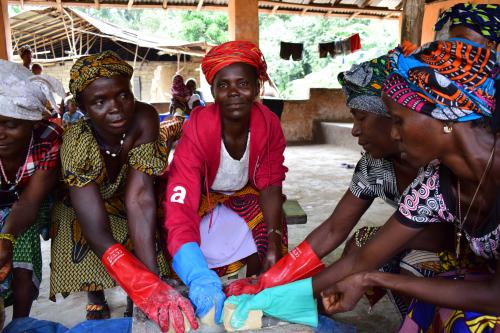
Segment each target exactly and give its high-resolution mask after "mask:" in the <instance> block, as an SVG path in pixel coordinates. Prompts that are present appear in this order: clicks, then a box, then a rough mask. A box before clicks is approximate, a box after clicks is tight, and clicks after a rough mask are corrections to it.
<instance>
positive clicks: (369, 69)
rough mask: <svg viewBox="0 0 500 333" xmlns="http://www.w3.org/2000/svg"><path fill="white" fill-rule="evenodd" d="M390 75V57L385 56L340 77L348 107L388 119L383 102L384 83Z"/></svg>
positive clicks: (353, 67) (360, 65) (356, 66)
mask: <svg viewBox="0 0 500 333" xmlns="http://www.w3.org/2000/svg"><path fill="white" fill-rule="evenodd" d="M388 75H389V70H388V57H387V55H383V56H381V57H379V58H375V59H372V60H370V61H366V62H362V63H361V64H359V65H358V64H356V65H353V66H352V67H351V69H350V70H348V71H346V72H341V73H340V74H339V75H338V80H339V82H340V84H341V85H342V90H343V91H344V95H345V96H346V99H347V103H346V105H347V106H348V107H349V108H351V109H358V110H362V111H366V112H371V113H375V114H378V115H381V116H385V117H388V116H389V114H388V113H387V110H386V108H385V105H384V102H383V101H382V98H381V97H382V90H381V89H382V83H383V82H384V81H385V79H386V78H387V76H388Z"/></svg>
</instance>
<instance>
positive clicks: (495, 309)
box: [323, 262, 500, 315]
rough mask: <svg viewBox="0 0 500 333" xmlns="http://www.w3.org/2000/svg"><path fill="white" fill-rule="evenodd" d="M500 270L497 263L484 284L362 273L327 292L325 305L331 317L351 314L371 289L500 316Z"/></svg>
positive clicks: (324, 299) (452, 307)
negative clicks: (379, 289) (493, 271)
mask: <svg viewBox="0 0 500 333" xmlns="http://www.w3.org/2000/svg"><path fill="white" fill-rule="evenodd" d="M499 268H500V265H499V262H497V270H496V273H495V275H494V276H493V277H491V278H489V279H487V280H482V281H464V280H453V279H445V278H421V277H414V276H406V275H399V274H389V273H382V272H378V271H374V272H362V273H357V274H353V275H351V276H348V277H347V278H345V279H343V280H342V281H340V282H338V283H336V284H335V285H333V286H332V287H331V288H329V289H328V290H326V291H325V292H324V293H323V294H324V298H323V303H324V305H325V309H326V310H327V312H328V313H337V312H344V311H349V310H351V309H352V308H353V307H354V306H355V304H356V303H357V300H359V298H360V297H361V295H362V294H363V293H364V291H366V290H367V289H368V288H369V287H382V288H387V289H391V290H393V291H395V292H397V293H399V294H404V295H407V296H410V297H414V298H417V299H419V300H422V301H424V302H428V303H431V304H435V305H438V306H441V307H446V308H451V309H463V310H469V311H474V312H479V313H485V314H494V315H498V314H499V313H500V303H499V302H498V300H499V299H500V274H499V270H498V269H499Z"/></svg>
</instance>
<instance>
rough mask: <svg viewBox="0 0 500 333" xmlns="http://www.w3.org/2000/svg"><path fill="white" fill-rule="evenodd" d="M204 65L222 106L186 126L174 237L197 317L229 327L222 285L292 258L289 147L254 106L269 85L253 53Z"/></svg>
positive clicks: (271, 119)
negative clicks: (287, 214) (285, 189)
mask: <svg viewBox="0 0 500 333" xmlns="http://www.w3.org/2000/svg"><path fill="white" fill-rule="evenodd" d="M201 66H202V70H203V73H204V74H205V77H206V78H207V81H208V83H209V84H211V87H212V88H211V89H212V94H213V95H214V98H215V104H214V105H210V106H207V107H202V108H197V109H195V110H194V111H193V113H192V114H191V117H190V119H189V121H188V122H187V123H186V124H185V126H184V129H183V134H182V137H181V139H180V141H179V144H178V146H177V148H176V151H175V154H174V158H173V161H172V164H171V167H170V169H169V174H168V186H167V192H166V198H165V211H166V219H165V228H166V230H167V236H168V242H167V246H168V250H169V252H170V254H171V255H172V256H173V262H172V265H173V268H174V270H175V272H176V273H177V275H178V276H179V277H180V279H181V280H182V281H183V282H184V283H185V284H186V285H187V286H189V288H190V290H189V298H190V299H191V301H192V302H193V304H194V306H195V308H196V314H197V315H198V316H199V317H204V316H205V315H207V313H208V312H209V311H210V310H211V309H212V308H214V306H215V309H214V310H215V321H216V322H220V316H221V312H222V305H223V302H224V299H225V296H224V293H223V292H222V285H221V280H220V278H219V276H226V277H228V276H232V275H233V276H234V275H239V276H245V275H248V276H250V275H253V274H258V273H260V271H265V270H267V269H268V268H269V267H270V266H271V265H273V264H274V263H275V262H276V261H277V260H278V259H279V258H280V257H281V256H282V254H283V253H285V252H286V249H287V248H286V245H287V235H286V224H285V221H284V218H283V213H282V203H283V195H282V188H281V186H282V182H283V180H284V179H285V172H286V171H287V168H286V167H285V166H284V165H283V162H284V156H283V152H284V150H285V138H284V135H283V131H282V130H281V127H280V122H279V119H278V118H277V117H276V116H275V115H274V114H273V113H272V112H271V111H270V110H269V109H267V108H266V107H265V106H263V105H262V104H261V103H258V102H256V101H255V100H256V99H257V97H258V96H259V88H260V87H261V82H262V81H265V80H267V79H268V76H267V73H266V63H265V60H264V57H263V55H262V53H261V52H260V50H259V49H258V48H257V47H256V46H255V45H254V44H252V43H250V42H245V41H233V42H228V43H224V44H222V45H219V46H216V47H214V48H212V49H211V50H210V52H208V53H207V55H206V56H205V58H204V59H203V61H202V64H201ZM245 273H246V274H245ZM212 316H213V315H212Z"/></svg>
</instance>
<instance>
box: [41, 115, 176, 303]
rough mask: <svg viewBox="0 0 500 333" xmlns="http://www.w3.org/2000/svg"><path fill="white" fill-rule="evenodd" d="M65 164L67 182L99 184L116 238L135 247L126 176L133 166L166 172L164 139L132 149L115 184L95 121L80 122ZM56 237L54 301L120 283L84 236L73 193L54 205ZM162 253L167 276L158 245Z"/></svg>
mask: <svg viewBox="0 0 500 333" xmlns="http://www.w3.org/2000/svg"><path fill="white" fill-rule="evenodd" d="M61 162H62V172H63V178H64V182H65V183H66V185H68V186H74V187H83V186H85V185H87V184H89V183H90V182H95V183H96V184H97V185H98V186H99V191H100V193H101V196H102V199H103V200H104V204H105V209H106V212H107V214H108V220H109V223H110V226H111V230H112V232H113V237H114V238H115V239H116V240H117V241H118V242H119V243H120V244H122V245H123V246H124V247H125V248H127V249H128V250H131V249H132V242H131V240H130V237H129V234H128V226H127V214H126V210H125V186H126V181H127V175H128V172H129V170H130V168H131V167H132V168H134V169H136V170H138V171H141V172H144V173H146V174H148V175H153V176H159V175H160V174H162V173H163V172H164V170H165V169H166V166H167V154H166V147H165V141H164V140H161V139H160V138H159V139H158V141H156V142H150V143H146V144H142V145H140V146H137V147H134V148H133V149H131V150H130V151H129V153H128V161H127V163H125V164H124V165H123V166H122V168H121V170H120V172H119V175H118V177H117V178H116V180H115V181H114V182H111V181H109V180H108V179H107V176H106V168H105V164H104V159H103V157H102V155H101V152H100V149H99V146H98V145H97V142H96V140H95V138H94V136H93V134H92V130H91V128H90V125H89V124H88V123H87V121H86V120H80V121H79V122H77V123H75V124H73V125H72V126H71V127H70V128H68V129H67V130H66V132H65V133H64V136H63V144H62V147H61ZM51 237H52V249H51V275H50V299H51V300H53V301H55V298H56V295H57V294H58V293H61V294H62V295H63V296H64V297H65V296H67V295H69V294H70V293H71V292H78V291H97V290H104V289H107V288H112V287H114V286H115V285H116V284H115V282H114V281H113V279H111V277H110V276H109V275H108V273H107V272H106V269H105V268H104V266H103V265H102V264H101V261H100V259H99V258H98V257H97V256H96V255H95V254H94V252H93V251H92V250H91V248H90V246H89V244H88V243H87V242H86V240H85V238H84V237H83V233H82V231H81V228H80V222H79V221H78V218H77V216H76V212H75V210H74V208H73V207H72V205H71V201H70V199H69V196H68V195H66V196H64V197H63V198H62V199H61V200H59V201H58V202H56V204H55V205H54V208H53V211H52V229H51ZM157 253H158V263H159V267H160V271H161V273H162V274H166V273H167V271H166V267H167V266H166V261H165V257H164V256H163V254H162V252H161V251H160V248H159V246H157Z"/></svg>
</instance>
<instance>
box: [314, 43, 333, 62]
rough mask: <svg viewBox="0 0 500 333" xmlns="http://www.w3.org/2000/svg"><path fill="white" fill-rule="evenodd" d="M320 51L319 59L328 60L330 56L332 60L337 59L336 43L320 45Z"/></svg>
mask: <svg viewBox="0 0 500 333" xmlns="http://www.w3.org/2000/svg"><path fill="white" fill-rule="evenodd" d="M318 51H319V57H320V58H326V56H327V55H328V54H330V56H331V57H332V58H335V55H336V53H335V42H330V43H319V45H318Z"/></svg>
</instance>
